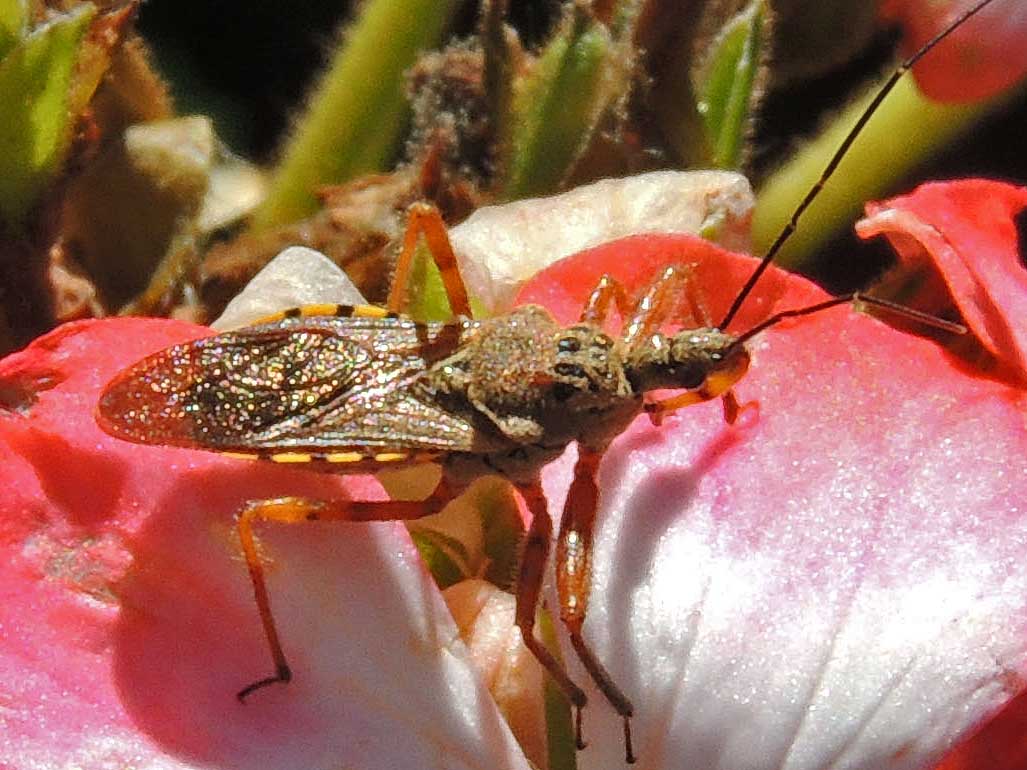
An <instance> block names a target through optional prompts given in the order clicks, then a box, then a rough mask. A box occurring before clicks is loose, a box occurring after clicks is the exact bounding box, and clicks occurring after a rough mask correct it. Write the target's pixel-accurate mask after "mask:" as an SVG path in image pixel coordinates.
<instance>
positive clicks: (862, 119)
mask: <svg viewBox="0 0 1027 770" xmlns="http://www.w3.org/2000/svg"><path fill="white" fill-rule="evenodd" d="M991 2H992V0H978V2H976V3H975V4H974V5H973V6H972V7H970V8H968V9H967V10H966V11H964V12H963V13H961V14H960V15H959V16H957V17H956V19H955V20H954V21H953V22H951V23H950V24H949V25H948V26H947V27H945V28H944V29H943V30H942V31H941V32H939V33H938V34H937V35H935V36H934V37H932V38H931V39H930V40H928V41H927V42H926V43H924V45H923V46H921V47H920V49H919V50H917V51H916V53H914V54H913V55H912V56H910V57H909V58H908V59H906V60H905V61H903V62H902V63H901V64H900V65H899V66H898V68H897V69H896V70H895V71H894V72H892V74H891V76H890V77H889V78H888V80H887V82H885V84H884V85H883V86H881V89H880V90H879V91H878V92H877V94H876V95H875V96H874V98H873V100H872V101H871V102H870V105H869V106H868V107H867V108H866V110H865V111H864V112H863V114H862V115H860V116H859V119H858V120H857V121H856V123H855V124H854V125H853V126H852V128H851V129H850V130H849V133H848V134H846V136H845V139H843V140H842V143H841V144H840V145H838V149H837V150H835V152H834V155H832V156H831V160H830V161H828V163H827V165H826V166H825V167H824V170H823V172H822V173H821V175H820V178H819V179H817V181H816V182H815V183H814V184H813V186H812V187H810V189H809V191H808V192H807V193H806V197H804V198H803V199H802V202H801V203H800V204H799V205H798V206H797V207H796V209H795V211H794V212H792V216H791V218H790V219H789V220H788V223H787V224H786V225H785V226H784V228H783V229H782V230H781V232H780V233H779V234H778V236H777V239H776V240H775V241H774V242H773V244H771V246H770V248H769V249H768V250H767V253H766V254H765V255H764V256H763V259H761V260H760V263H759V265H757V266H756V269H755V270H753V272H752V275H750V276H749V280H748V281H746V282H745V285H744V286H743V287H742V289H741V291H739V292H738V296H736V297H735V300H734V302H733V303H731V307H730V308H729V309H728V311H727V314H726V315H725V316H724V320H723V321H721V322H720V325H719V326H718V327H717V328H719V329H726V328H727V325H728V324H729V323H731V321H732V320H733V319H734V317H735V315H737V313H738V311H739V309H741V307H742V304H743V303H744V302H745V300H746V298H747V297H748V296H749V295H750V294H751V293H752V290H753V287H754V286H755V285H756V282H757V281H759V279H760V277H761V276H762V275H763V273H765V272H766V270H767V268H768V267H770V264H771V263H772V262H773V261H774V257H775V256H777V253H778V252H779V251H780V250H781V247H782V246H784V244H785V242H786V241H787V240H788V238H789V237H791V235H792V233H793V232H795V228H796V227H797V225H798V222H799V217H801V216H802V215H803V213H804V212H805V211H806V209H807V208H809V205H810V204H811V203H812V202H813V200H814V199H815V198H816V197H817V195H818V194H819V193H820V190H821V189H822V188H823V187H824V184H825V183H826V182H827V180H828V179H830V178H831V176H832V175H833V174H834V172H835V170H836V169H837V168H838V164H839V163H841V161H842V159H843V158H844V157H845V155H846V153H848V151H849V148H850V147H851V146H852V143H853V142H854V141H856V137H858V136H859V134H860V133H861V132H862V131H863V127H864V126H866V124H867V123H868V122H869V121H870V118H871V117H873V115H874V113H875V112H876V111H877V108H878V107H880V106H881V103H882V102H884V100H885V99H886V98H887V96H888V94H889V93H891V90H892V89H893V88H894V87H895V84H896V83H898V82H899V78H901V77H902V76H903V75H904V74H906V72H908V71H909V69H910V68H911V67H912V66H913V65H914V64H916V63H917V62H918V61H920V59H921V58H923V57H924V56H925V55H926V54H927V53H928V52H929V51H930V50H931V49H932V48H934V47H935V46H936V45H937V44H938V43H940V42H941V41H942V40H944V39H945V38H946V37H948V36H949V35H950V34H951V33H952V32H954V31H955V30H956V29H957V28H958V27H960V26H961V25H962V24H963V23H964V22H966V21H967V20H968V19H970V18H971V17H972V16H974V15H975V14H977V12H978V11H980V10H982V9H983V8H984V7H985V6H987V5H989V4H990V3H991ZM855 296H856V295H849V296H845V297H837V298H836V301H833V304H834V305H840V304H843V303H845V302H850V301H853V299H854V297H855ZM858 296H859V298H860V299H862V300H863V301H864V302H868V301H869V300H870V299H871V298H869V297H866V296H865V295H858ZM879 303H881V306H887V307H889V309H891V310H894V311H896V312H898V311H897V308H898V307H901V306H900V305H893V304H892V303H887V305H884V304H883V303H884V301H883V300H874V301H873V302H872V303H870V304H879ZM831 306H833V305H828V307H831ZM815 307H817V309H823V308H819V306H815ZM810 312H815V310H809V312H802V311H801V310H800V311H798V312H797V313H793V314H791V315H784V314H779V315H784V317H786V318H787V317H792V316H794V315H796V314H797V315H809V313H810ZM914 313H915V311H914ZM774 318H777V316H774ZM929 318H932V319H933V316H929ZM778 320H781V319H778ZM918 320H923V321H924V322H925V323H928V324H931V325H935V326H937V325H938V324H937V323H934V322H933V321H927V320H925V319H918ZM937 320H938V319H934V321H937ZM767 321H771V319H767ZM774 323H776V321H775V322H774ZM767 326H773V323H768V322H764V323H763V324H760V325H759V326H758V327H756V329H758V330H762V329H765V328H766V327H767ZM942 328H944V327H942ZM755 333H756V332H755V331H754V330H750V331H748V332H746V334H745V335H743V336H744V337H746V339H748V338H749V337H751V336H752V335H753V334H755Z"/></svg>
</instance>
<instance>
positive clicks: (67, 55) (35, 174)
mask: <svg viewBox="0 0 1027 770" xmlns="http://www.w3.org/2000/svg"><path fill="white" fill-rule="evenodd" d="M93 15H94V9H93V7H92V6H91V5H83V6H79V7H78V8H76V9H75V10H74V11H71V12H70V13H68V14H65V15H63V16H59V17H57V18H56V19H54V20H53V21H51V22H49V23H48V24H45V25H43V26H41V27H39V28H38V29H36V30H33V32H32V33H31V34H30V35H28V36H27V37H26V38H24V39H23V40H22V41H21V42H20V43H18V45H16V46H15V47H14V48H12V49H11V50H10V51H9V52H8V54H7V56H5V57H4V59H3V61H2V62H0V104H2V105H4V107H3V112H4V115H3V119H2V120H0V220H6V221H7V222H12V223H18V222H20V221H21V220H22V219H23V217H24V215H25V213H26V212H27V211H28V209H29V207H30V206H32V204H33V203H35V201H36V199H37V197H38V196H39V194H40V193H41V192H42V190H43V188H44V187H45V186H46V185H47V184H48V183H49V181H50V179H51V178H52V176H53V174H54V173H55V172H56V171H57V169H58V168H59V166H60V164H61V161H62V160H63V159H64V153H65V151H66V150H67V147H68V142H69V140H70V136H71V126H72V121H73V120H74V119H75V118H76V117H77V116H73V115H69V114H68V110H67V100H68V88H69V86H70V83H71V77H72V73H73V71H74V67H75V61H76V54H77V53H78V50H79V43H80V41H81V39H82V35H83V33H84V32H85V30H86V28H87V27H88V25H89V22H90V20H91V19H92V18H93Z"/></svg>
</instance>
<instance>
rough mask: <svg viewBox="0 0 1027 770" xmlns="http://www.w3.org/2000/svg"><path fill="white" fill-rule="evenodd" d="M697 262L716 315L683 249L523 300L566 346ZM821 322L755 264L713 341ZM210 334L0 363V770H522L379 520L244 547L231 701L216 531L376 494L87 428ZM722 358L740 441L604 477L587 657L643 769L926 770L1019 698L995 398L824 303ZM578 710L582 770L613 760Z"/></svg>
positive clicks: (274, 530) (1012, 561) (624, 444)
mask: <svg viewBox="0 0 1027 770" xmlns="http://www.w3.org/2000/svg"><path fill="white" fill-rule="evenodd" d="M928 221H930V220H928ZM963 258H965V259H969V257H966V256H965V255H964V257H963ZM1001 258H1002V259H1004V260H1007V261H1006V262H1004V264H1007V265H1012V264H1013V263H1012V262H1011V261H1008V260H1011V259H1012V257H1011V256H1010V255H1009V254H1004V255H1002V256H1001ZM693 262H698V263H699V264H698V267H697V269H696V272H697V278H696V281H697V286H698V287H699V289H700V291H701V293H702V296H703V299H704V300H705V302H706V303H707V305H708V307H709V311H710V314H711V315H712V316H713V317H714V318H717V317H718V316H720V315H722V314H723V310H724V308H725V307H726V304H727V303H728V302H730V300H731V298H732V297H733V296H734V292H735V291H737V288H738V286H739V285H740V284H741V283H742V281H743V280H744V278H745V276H746V275H747V274H748V272H749V271H750V270H751V269H752V260H751V259H749V258H747V257H742V256H738V255H734V254H731V253H728V252H725V251H722V250H720V249H717V248H716V247H713V246H710V245H708V244H705V243H704V242H702V241H697V240H695V239H692V238H689V237H686V236H659V235H649V236H638V237H635V238H629V239H625V240H621V241H617V242H615V243H612V244H607V245H605V246H601V247H599V248H597V249H593V250H591V251H589V252H585V253H582V254H579V255H576V256H574V257H571V258H569V259H568V260H564V261H562V262H560V263H557V264H556V265H554V266H552V267H551V268H549V269H547V270H545V271H543V273H541V274H540V275H539V276H537V277H536V278H535V279H534V280H533V281H532V282H531V283H530V284H529V285H528V286H527V287H525V289H524V291H523V293H522V297H521V299H522V300H523V301H540V302H543V303H544V304H546V305H547V306H548V307H550V308H551V309H552V310H553V312H554V313H555V314H556V315H557V316H558V317H560V318H561V319H563V320H565V321H570V320H573V319H574V318H575V317H576V315H577V313H578V312H579V308H580V306H581V302H582V300H583V297H584V296H585V294H586V293H587V292H588V291H589V289H590V288H591V285H592V284H593V283H594V282H595V280H596V279H597V278H598V277H599V276H600V275H601V274H602V273H604V272H610V273H613V274H615V275H617V276H618V277H620V278H621V279H622V280H623V281H624V282H625V283H626V284H627V285H628V286H629V288H637V287H638V286H639V285H641V284H642V283H644V282H645V280H646V279H647V277H648V276H651V275H653V274H655V273H656V272H657V271H658V270H659V269H660V268H661V267H662V266H664V265H667V264H671V263H693ZM1007 288H1008V291H1009V292H1010V293H1014V289H1013V287H1012V285H1010V286H1008V287H1007ZM823 296H824V295H823V293H822V292H821V291H820V290H819V289H817V288H816V287H815V286H813V285H812V284H810V283H808V282H807V281H805V280H803V279H801V278H798V277H796V276H791V275H788V274H785V273H783V272H780V271H775V270H772V271H771V272H770V273H769V274H768V276H766V278H765V280H764V282H762V283H761V286H760V288H759V289H758V292H757V295H756V296H754V297H753V298H752V301H751V302H749V303H747V304H746V306H745V308H744V309H743V312H742V314H741V315H740V317H739V319H738V320H737V322H736V324H737V326H738V329H744V328H746V327H747V326H749V325H751V324H752V323H754V322H756V321H757V320H758V319H759V318H762V317H765V315H766V314H767V313H768V312H770V307H771V304H772V303H773V301H774V300H778V303H777V306H778V307H780V308H784V307H796V306H803V305H806V304H809V303H811V302H816V301H818V300H819V299H821V298H823ZM996 304H997V305H998V307H999V310H997V311H995V312H1001V308H1002V307H1005V304H1004V303H1003V302H999V303H996ZM982 312H984V311H982ZM990 312H992V311H991V310H988V311H987V313H990ZM987 313H985V315H987ZM967 322H968V323H970V324H971V325H972V321H971V320H970V319H969V318H968V319H967ZM1011 325H1012V324H1011ZM205 333H206V331H205V330H203V329H200V328H198V327H193V326H188V325H185V324H181V323H177V322H173V321H147V320H139V319H119V320H111V321H103V322H92V323H79V324H71V325H68V326H65V327H62V328H61V329H59V330H57V331H56V332H54V333H52V334H50V335H48V336H47V337H44V338H42V339H40V340H38V341H37V342H36V343H34V344H33V345H32V346H30V347H29V348H28V349H27V350H25V351H23V352H21V353H18V354H15V355H13V356H10V357H8V358H7V359H5V360H4V361H2V362H0V399H2V401H0V403H2V404H3V410H2V411H0V447H2V450H0V451H2V452H3V462H2V463H0V488H3V489H4V490H5V495H4V497H3V498H2V500H0V521H2V522H3V530H2V531H3V538H2V540H0V548H3V551H4V552H3V555H2V559H0V565H2V566H0V570H2V571H3V575H2V578H3V582H2V585H3V586H5V590H6V596H5V601H4V602H3V603H2V604H0V633H2V635H3V640H4V641H3V645H2V646H0V672H2V678H0V681H2V682H3V684H2V685H0V698H2V701H0V702H2V703H3V705H4V709H3V712H2V715H3V716H2V719H3V722H2V724H3V741H2V742H0V764H3V765H4V766H8V767H12V768H29V767H67V766H73V765H75V766H84V767H90V768H91V767H105V766H111V765H125V764H132V765H133V766H135V767H160V768H186V767H190V768H191V767H201V766H202V767H205V768H212V767H213V768H220V767H224V768H228V767H231V768H250V767H252V768H257V767H259V768H274V767H282V768H298V767H302V768H328V767H338V766H341V765H357V766H361V767H371V768H374V767H381V768H394V767H403V768H420V767H439V766H441V767H471V768H473V767H482V768H486V767H487V768H492V767H527V762H526V760H525V758H524V756H523V754H522V753H521V751H520V749H519V747H517V745H516V744H515V743H514V742H513V740H512V738H511V736H510V733H509V731H508V730H507V728H506V726H505V725H504V724H503V722H502V720H501V718H500V716H499V713H498V711H497V710H496V708H495V706H494V705H493V704H492V701H491V699H490V698H489V696H488V693H487V691H486V690H485V688H484V686H483V685H482V683H481V682H480V681H479V680H478V678H477V677H476V675H475V674H474V673H473V669H472V667H471V666H470V664H469V663H468V656H467V654H466V650H465V649H464V647H463V645H462V643H461V642H460V641H459V639H458V637H457V633H456V629H455V626H454V624H453V622H452V620H451V619H450V617H449V615H448V613H447V611H446V609H445V606H444V605H443V603H442V601H441V598H440V596H439V594H438V592H437V591H436V589H435V588H434V585H433V584H432V582H431V580H430V578H429V577H428V575H427V573H426V572H425V570H424V568H423V567H422V565H421V564H420V562H419V560H418V558H417V556H416V553H415V552H414V550H413V548H412V546H411V545H410V542H409V539H408V538H407V535H406V532H405V530H403V529H402V527H401V526H400V525H398V524H395V525H394V524H388V523H387V524H381V525H367V524H323V525H314V524H311V525H305V526H297V527H273V526H268V527H265V528H263V531H262V538H263V540H264V542H265V545H266V551H267V554H268V557H269V559H270V567H269V573H270V582H271V586H270V588H271V593H272V602H273V604H274V607H275V612H276V617H277V619H278V621H279V624H280V627H281V629H282V632H283V636H284V643H285V646H286V651H287V652H288V654H289V655H290V658H291V661H292V663H293V665H294V668H295V674H296V678H295V681H294V682H292V683H290V684H289V685H288V686H283V687H275V688H271V689H268V690H266V691H263V692H260V693H257V694H255V695H254V697H253V698H251V700H250V701H249V702H247V703H246V704H245V705H240V704H239V703H238V702H237V701H236V700H235V695H234V694H235V692H236V691H237V690H238V689H239V688H240V687H241V686H242V685H245V684H247V683H248V682H250V681H252V680H253V679H255V678H259V677H261V676H264V675H266V674H267V673H269V665H270V661H269V660H268V656H267V651H266V649H265V645H264V640H263V637H262V635H261V631H260V627H259V622H258V618H257V615H256V611H255V609H254V608H253V606H252V596H251V593H250V587H249V583H248V580H247V576H246V574H245V569H244V566H243V563H242V561H241V558H240V556H239V550H238V545H237V543H236V539H235V534H234V529H233V526H232V519H231V516H232V513H233V511H234V510H236V509H237V508H238V506H239V505H240V504H241V503H242V502H243V501H244V500H247V499H252V498H259V497H267V496H275V495H282V494H306V495H311V496H332V495H351V496H354V497H364V496H369V495H375V494H381V492H380V490H379V489H378V488H377V486H376V483H375V482H374V481H373V480H369V479H362V478H347V479H343V480H340V479H337V478H331V477H324V476H316V475H313V474H310V473H304V472H302V471H292V470H287V469H283V468H281V467H278V466H275V467H267V466H265V465H258V464H253V463H246V462H243V461H236V460H231V459H226V458H223V457H219V456H217V455H212V454H207V453H203V452H196V451H190V450H180V449H167V448H159V447H138V446H133V445H129V444H125V443H123V442H119V441H117V440H115V439H113V438H110V437H108V436H106V435H105V434H103V433H101V432H100V431H99V429H98V428H97V427H96V425H95V423H94V421H93V410H94V408H95V403H96V399H97V395H98V392H99V390H100V388H101V387H102V385H103V384H104V383H105V382H106V381H107V380H108V379H110V378H111V377H112V376H113V375H114V374H115V373H116V372H117V371H118V370H119V369H121V368H122V367H124V366H125V365H127V364H128V363H131V362H132V361H134V360H136V359H137V358H139V357H141V356H142V355H144V354H146V353H148V352H150V351H153V350H156V349H159V348H161V347H164V346H167V345H169V344H172V343H175V342H179V341H183V340H187V339H191V338H194V337H196V336H199V335H202V334H205ZM751 350H752V355H753V367H752V371H751V372H750V374H749V375H748V376H747V378H746V379H744V380H743V381H742V382H741V383H740V384H739V386H738V388H737V392H738V396H739V398H740V400H741V401H742V402H743V403H745V402H751V403H754V404H758V407H757V408H753V409H750V410H748V411H746V412H745V413H744V414H743V416H742V418H741V419H740V420H739V422H738V423H737V424H736V425H734V426H731V425H727V424H725V422H724V420H723V417H722V410H721V408H720V406H719V405H717V404H708V405H703V406H697V407H692V408H689V409H687V410H684V411H682V412H681V413H679V414H677V415H675V416H672V417H670V418H668V419H667V421H666V422H665V423H664V425H662V426H661V427H659V428H657V427H654V426H652V425H651V424H649V422H648V420H646V419H644V418H643V419H640V420H638V421H636V422H635V423H634V424H633V425H632V427H631V428H630V429H629V430H628V431H627V432H626V433H625V434H624V435H622V436H621V437H620V438H619V439H618V440H617V441H615V442H614V444H613V446H612V447H611V449H610V451H609V452H608V454H607V456H606V458H605V459H604V462H603V465H602V467H601V476H600V481H601V486H602V490H601V494H602V503H601V505H602V510H601V512H600V517H601V526H600V530H599V532H598V538H597V544H596V545H597V552H596V575H595V584H594V587H593V592H592V604H591V611H590V615H589V620H588V622H587V623H586V626H585V634H586V637H587V638H588V639H589V640H590V641H591V642H592V644H593V645H594V647H595V649H596V651H597V653H598V654H599V656H600V657H601V658H602V659H603V660H604V661H605V662H606V663H607V664H608V666H609V668H610V669H611V673H612V674H613V676H614V678H615V679H616V680H617V681H618V683H619V684H620V685H621V686H622V687H623V688H624V689H625V690H626V691H627V693H628V694H629V695H630V696H631V697H632V698H633V699H634V701H635V704H636V708H637V714H638V716H637V718H636V720H635V731H636V735H635V738H636V748H637V751H638V754H639V757H640V765H639V766H640V767H649V768H657V767H659V768H664V767H668V768H674V767H682V768H683V767H704V768H733V769H734V770H739V769H744V768H762V767H767V766H780V767H789V768H826V767H835V768H838V767H847V768H921V767H929V766H931V765H932V764H933V763H934V762H936V761H937V760H938V759H940V758H941V756H942V755H943V754H944V753H945V752H946V751H947V750H948V749H949V747H950V746H951V745H952V744H953V743H955V742H956V741H958V740H960V739H962V738H964V737H966V736H967V735H969V733H970V731H972V730H973V729H975V728H976V727H977V726H979V725H980V724H982V723H983V722H984V721H985V720H986V719H987V718H988V717H989V716H991V715H992V714H993V713H995V712H996V711H997V710H999V709H1000V708H1001V707H1002V706H1003V705H1005V704H1007V703H1009V702H1010V701H1011V699H1012V698H1013V697H1014V696H1015V695H1016V694H1017V693H1018V692H1019V691H1020V690H1021V689H1022V687H1023V685H1022V681H1023V674H1024V670H1025V665H1027V558H1025V556H1027V508H1025V507H1024V504H1023V500H1025V499H1027V464H1025V463H1024V462H1023V457H1024V456H1025V455H1027V428H1025V425H1024V420H1023V411H1024V393H1023V391H1022V389H1020V388H1019V387H1018V386H1016V387H1014V386H1013V385H1010V384H1007V382H1003V381H997V380H996V379H994V378H989V377H983V376H979V375H977V374H976V373H975V372H973V371H972V370H970V369H969V368H968V367H967V365H966V364H965V363H963V362H960V361H956V360H954V359H953V357H952V356H951V355H950V354H948V353H946V352H945V351H944V350H943V349H941V348H939V347H938V346H936V345H935V344H933V343H931V342H927V341H924V340H922V339H919V338H916V337H913V336H910V335H908V334H903V333H900V332H897V331H895V330H892V329H890V328H888V327H887V326H885V325H884V324H882V323H881V322H879V321H876V320H874V319H871V318H867V317H866V316H862V315H859V314H856V313H853V312H851V311H850V310H849V309H847V308H844V307H843V308H837V309H834V310H831V311H827V312H824V313H821V314H818V315H815V316H811V317H808V318H803V319H800V320H796V321H794V322H788V323H784V324H781V325H780V326H778V327H776V328H774V329H772V330H770V331H768V332H766V333H765V334H763V335H761V336H760V337H758V338H757V339H756V340H754V341H753V343H752V345H751ZM570 461H571V458H569V457H565V458H563V459H562V460H561V461H558V462H556V463H554V464H553V465H552V466H550V467H549V468H548V469H547V472H546V474H545V478H544V481H545V485H546V488H547V491H548V493H549V495H550V504H551V507H552V508H553V510H554V511H559V508H560V506H561V505H562V501H563V496H564V494H565V492H566V484H567V481H568V479H569V475H570V469H571V464H570ZM565 652H566V653H567V657H568V658H570V657H571V656H570V651H569V649H568V650H566V651H565ZM571 667H572V674H574V675H575V677H576V678H577V679H578V681H581V682H585V681H586V677H585V676H584V675H583V673H582V672H581V670H580V668H578V667H575V666H574V664H573V662H572V663H571ZM589 692H590V694H591V698H592V703H591V704H590V705H589V707H588V709H587V711H586V714H585V728H586V737H587V738H588V739H589V740H590V744H591V745H590V746H589V748H588V749H586V750H585V751H584V752H583V753H582V754H580V755H579V761H580V762H581V763H582V765H583V766H595V767H617V766H620V763H621V762H622V758H623V754H622V752H623V749H622V746H621V745H620V730H619V722H618V720H617V718H616V716H615V715H614V714H613V713H612V711H611V710H610V709H609V708H608V707H607V706H606V704H604V703H603V702H602V700H601V697H600V696H599V695H598V693H596V692H594V691H593V690H591V689H590V690H589ZM958 767H960V768H962V767H965V766H958ZM1010 767H1011V766H1010Z"/></svg>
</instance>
